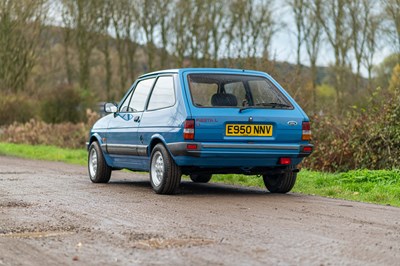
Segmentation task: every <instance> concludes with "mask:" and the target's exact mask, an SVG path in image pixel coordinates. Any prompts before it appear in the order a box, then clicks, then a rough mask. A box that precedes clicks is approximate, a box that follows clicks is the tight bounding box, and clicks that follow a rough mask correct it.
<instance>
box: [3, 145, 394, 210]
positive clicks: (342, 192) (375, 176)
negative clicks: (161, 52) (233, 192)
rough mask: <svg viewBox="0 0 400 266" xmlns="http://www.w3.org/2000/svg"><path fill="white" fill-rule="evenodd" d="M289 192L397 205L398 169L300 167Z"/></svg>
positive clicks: (33, 150) (234, 179)
mask: <svg viewBox="0 0 400 266" xmlns="http://www.w3.org/2000/svg"><path fill="white" fill-rule="evenodd" d="M0 155H8V156H16V157H22V158H28V159H38V160H47V161H59V162H65V163H72V164H79V165H86V164H87V151H86V150H84V149H80V150H73V149H62V148H58V147H54V146H42V145H37V146H32V145H24V144H11V143H0ZM212 182H220V183H226V184H233V185H242V186H252V187H261V188H265V187H264V183H263V181H262V178H261V177H259V176H244V175H235V174H231V175H214V176H213V179H212ZM292 191H293V192H297V193H303V194H308V195H319V196H324V197H331V198H340V199H347V200H354V201H362V202H370V203H377V204H383V205H392V206H397V207H400V170H354V171H349V172H345V173H322V172H315V171H308V170H304V169H303V170H302V171H301V172H300V173H299V174H298V178H297V182H296V185H295V186H294V188H293V190H292Z"/></svg>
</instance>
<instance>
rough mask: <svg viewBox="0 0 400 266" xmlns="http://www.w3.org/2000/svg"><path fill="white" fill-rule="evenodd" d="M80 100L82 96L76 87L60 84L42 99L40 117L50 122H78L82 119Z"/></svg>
mask: <svg viewBox="0 0 400 266" xmlns="http://www.w3.org/2000/svg"><path fill="white" fill-rule="evenodd" d="M81 102H82V97H81V95H80V93H79V91H78V90H77V89H74V88H73V87H71V86H68V85H61V86H59V87H58V88H56V91H55V92H51V93H48V94H47V95H46V96H45V97H44V99H43V100H42V105H41V110H40V117H41V119H42V120H43V121H44V122H47V123H52V124H54V123H62V122H72V123H77V122H80V121H82V120H83V119H84V116H82V110H81V109H82V106H81V105H82V104H81Z"/></svg>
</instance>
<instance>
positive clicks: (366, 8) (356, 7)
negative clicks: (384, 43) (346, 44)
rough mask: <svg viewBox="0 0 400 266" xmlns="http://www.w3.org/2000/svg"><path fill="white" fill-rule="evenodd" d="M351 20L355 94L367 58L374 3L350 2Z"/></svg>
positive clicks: (367, 0)
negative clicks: (362, 65)
mask: <svg viewBox="0 0 400 266" xmlns="http://www.w3.org/2000/svg"><path fill="white" fill-rule="evenodd" d="M349 11H350V18H351V31H352V33H351V36H352V46H353V52H354V57H355V62H356V77H355V90H353V91H352V93H355V92H356V90H358V89H359V86H360V78H361V73H360V72H361V64H362V60H363V58H365V53H366V45H367V38H368V34H367V32H368V28H369V27H370V26H369V24H370V20H371V12H372V2H371V1H370V0H353V1H350V2H349Z"/></svg>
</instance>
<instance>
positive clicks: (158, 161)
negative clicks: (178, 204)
mask: <svg viewBox="0 0 400 266" xmlns="http://www.w3.org/2000/svg"><path fill="white" fill-rule="evenodd" d="M181 175H182V174H181V169H180V167H179V166H178V165H176V163H175V161H174V160H173V159H172V157H171V155H170V154H169V152H168V151H167V149H166V148H165V147H164V145H162V144H157V145H156V146H155V147H154V149H153V151H152V152H151V160H150V182H151V186H152V187H153V189H154V191H155V192H156V193H157V194H174V193H175V191H176V189H177V188H178V186H179V183H180V182H181Z"/></svg>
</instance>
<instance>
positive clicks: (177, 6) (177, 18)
mask: <svg viewBox="0 0 400 266" xmlns="http://www.w3.org/2000/svg"><path fill="white" fill-rule="evenodd" d="M191 7H192V5H191V2H190V1H187V0H177V1H176V2H174V6H173V9H174V10H175V12H174V18H173V20H172V29H173V35H172V37H173V42H172V43H173V46H174V47H175V52H174V55H175V58H176V64H177V66H178V67H181V66H184V62H185V56H187V54H188V50H189V49H188V47H189V42H190V37H189V36H188V35H189V33H188V31H187V25H189V23H190V16H189V13H190V12H188V10H191Z"/></svg>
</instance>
